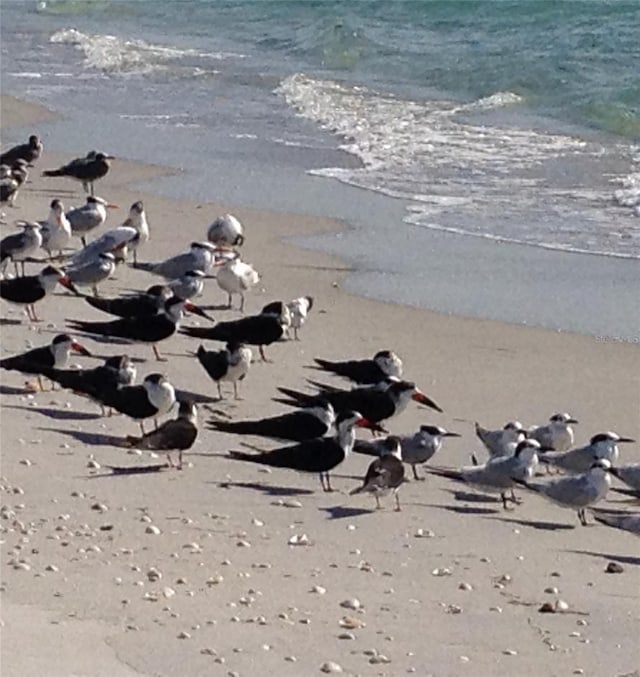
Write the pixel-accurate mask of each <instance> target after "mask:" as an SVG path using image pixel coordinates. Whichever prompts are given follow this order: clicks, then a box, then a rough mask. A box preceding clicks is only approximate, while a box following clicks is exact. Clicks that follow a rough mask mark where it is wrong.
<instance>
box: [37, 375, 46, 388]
mask: <svg viewBox="0 0 640 677" xmlns="http://www.w3.org/2000/svg"><path fill="white" fill-rule="evenodd" d="M37 378H38V385H39V386H40V391H41V392H44V383H43V382H42V376H40V374H38V376H37Z"/></svg>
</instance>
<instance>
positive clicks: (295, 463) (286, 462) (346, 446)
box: [229, 411, 368, 491]
mask: <svg viewBox="0 0 640 677" xmlns="http://www.w3.org/2000/svg"><path fill="white" fill-rule="evenodd" d="M367 424H368V422H367V420H366V419H365V418H363V417H362V416H361V415H360V414H359V413H358V412H357V411H344V412H342V413H341V414H339V415H338V417H337V419H336V430H337V433H336V436H335V437H322V438H319V439H315V440H307V441H306V442H300V444H294V445H293V446H287V447H279V448H278V449H272V450H271V451H266V452H264V453H261V454H250V453H245V452H243V451H230V452H229V456H230V457H231V458H233V459H236V460H240V461H249V462H251V463H260V464H262V465H268V466H271V467H275V468H289V469H291V470H298V471H300V472H308V473H319V475H320V484H321V485H322V489H323V490H324V491H333V489H332V488H331V480H330V478H329V472H330V471H331V470H333V469H334V468H336V467H337V466H338V465H340V463H342V462H343V461H344V460H345V459H346V458H347V456H348V455H349V454H350V453H351V450H352V448H353V443H354V441H355V431H354V427H355V426H366V425H367Z"/></svg>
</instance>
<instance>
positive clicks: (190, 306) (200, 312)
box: [184, 301, 215, 322]
mask: <svg viewBox="0 0 640 677" xmlns="http://www.w3.org/2000/svg"><path fill="white" fill-rule="evenodd" d="M184 309H185V310H188V311H189V312H190V313H194V314H195V315H200V317H204V318H205V319H207V320H210V321H211V322H215V320H214V319H213V317H211V315H207V313H205V312H204V310H202V308H199V307H198V306H196V305H194V304H193V303H191V302H190V301H185V302H184Z"/></svg>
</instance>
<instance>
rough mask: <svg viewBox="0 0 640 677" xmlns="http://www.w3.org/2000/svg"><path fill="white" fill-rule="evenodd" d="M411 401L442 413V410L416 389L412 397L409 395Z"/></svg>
mask: <svg viewBox="0 0 640 677" xmlns="http://www.w3.org/2000/svg"><path fill="white" fill-rule="evenodd" d="M411 399H412V400H415V401H416V402H419V403H420V404H424V405H425V407H430V408H431V409H435V410H436V411H440V412H442V409H441V408H440V407H439V406H438V405H437V404H436V403H435V402H434V401H433V400H431V399H429V398H428V397H427V396H426V395H425V394H424V393H423V392H422V391H421V390H418V389H417V388H416V389H415V392H414V393H413V395H411Z"/></svg>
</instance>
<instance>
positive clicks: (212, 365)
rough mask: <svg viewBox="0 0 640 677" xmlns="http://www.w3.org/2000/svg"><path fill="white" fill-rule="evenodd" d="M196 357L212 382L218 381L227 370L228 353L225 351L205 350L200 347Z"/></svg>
mask: <svg viewBox="0 0 640 677" xmlns="http://www.w3.org/2000/svg"><path fill="white" fill-rule="evenodd" d="M197 357H198V362H200V364H201V365H202V366H203V367H204V369H205V371H206V372H207V374H209V376H210V377H211V378H212V379H213V380H214V381H219V380H220V379H221V378H222V377H223V376H224V375H225V374H226V373H227V371H228V370H229V353H228V352H227V351H226V350H205V349H204V348H203V347H202V346H200V347H199V348H198V352H197Z"/></svg>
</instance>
